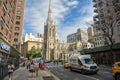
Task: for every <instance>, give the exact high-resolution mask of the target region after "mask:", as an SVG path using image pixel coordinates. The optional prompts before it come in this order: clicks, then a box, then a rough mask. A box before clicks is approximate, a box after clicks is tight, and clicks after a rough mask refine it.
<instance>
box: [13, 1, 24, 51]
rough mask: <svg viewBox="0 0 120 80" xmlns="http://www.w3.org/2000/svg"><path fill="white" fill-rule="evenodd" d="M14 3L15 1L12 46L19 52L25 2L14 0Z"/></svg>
mask: <svg viewBox="0 0 120 80" xmlns="http://www.w3.org/2000/svg"><path fill="white" fill-rule="evenodd" d="M15 1H16V7H15V17H14V20H15V21H14V28H13V46H14V48H16V49H17V50H18V51H19V52H21V42H22V27H23V18H24V5H25V0H15Z"/></svg>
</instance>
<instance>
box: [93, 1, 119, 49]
mask: <svg viewBox="0 0 120 80" xmlns="http://www.w3.org/2000/svg"><path fill="white" fill-rule="evenodd" d="M92 1H93V3H94V4H93V7H94V8H95V9H94V12H95V15H94V17H93V19H94V43H95V47H100V46H105V45H107V42H108V40H107V39H106V36H105V35H106V34H105V33H104V32H103V30H102V29H103V28H105V27H104V26H109V29H110V24H111V23H112V26H113V29H112V30H113V38H112V40H113V42H114V43H119V42H120V15H119V14H120V0H92ZM110 32H111V31H110ZM109 34H111V33H109Z"/></svg>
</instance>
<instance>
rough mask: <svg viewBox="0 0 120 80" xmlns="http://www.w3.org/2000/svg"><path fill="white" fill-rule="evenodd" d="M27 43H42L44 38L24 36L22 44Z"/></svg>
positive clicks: (31, 35)
mask: <svg viewBox="0 0 120 80" xmlns="http://www.w3.org/2000/svg"><path fill="white" fill-rule="evenodd" d="M27 41H38V42H44V36H43V35H42V34H38V35H37V37H36V36H34V35H33V34H32V33H30V34H25V36H24V37H23V42H27Z"/></svg>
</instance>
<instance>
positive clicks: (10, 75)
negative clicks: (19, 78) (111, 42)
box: [8, 63, 15, 80]
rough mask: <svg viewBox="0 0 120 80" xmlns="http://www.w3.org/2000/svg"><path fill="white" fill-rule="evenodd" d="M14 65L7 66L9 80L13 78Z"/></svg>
mask: <svg viewBox="0 0 120 80" xmlns="http://www.w3.org/2000/svg"><path fill="white" fill-rule="evenodd" d="M14 68H15V67H14V65H13V64H12V63H11V64H10V65H8V75H9V80H12V76H13V71H14Z"/></svg>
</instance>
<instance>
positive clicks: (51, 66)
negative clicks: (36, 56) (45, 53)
mask: <svg viewBox="0 0 120 80" xmlns="http://www.w3.org/2000/svg"><path fill="white" fill-rule="evenodd" d="M45 67H46V68H54V67H63V65H62V64H61V63H58V64H57V63H56V64H54V63H53V62H51V63H46V64H45Z"/></svg>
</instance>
